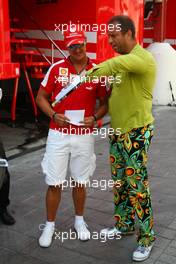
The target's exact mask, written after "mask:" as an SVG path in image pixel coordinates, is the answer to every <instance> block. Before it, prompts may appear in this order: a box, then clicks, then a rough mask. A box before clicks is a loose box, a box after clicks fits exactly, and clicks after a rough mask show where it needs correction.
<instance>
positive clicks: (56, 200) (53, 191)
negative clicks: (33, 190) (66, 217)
mask: <svg viewBox="0 0 176 264" xmlns="http://www.w3.org/2000/svg"><path fill="white" fill-rule="evenodd" d="M60 200H61V187H60V186H49V187H48V190H47V193H46V210H47V221H48V222H54V221H55V219H56V213H57V209H58V206H59V204H60Z"/></svg>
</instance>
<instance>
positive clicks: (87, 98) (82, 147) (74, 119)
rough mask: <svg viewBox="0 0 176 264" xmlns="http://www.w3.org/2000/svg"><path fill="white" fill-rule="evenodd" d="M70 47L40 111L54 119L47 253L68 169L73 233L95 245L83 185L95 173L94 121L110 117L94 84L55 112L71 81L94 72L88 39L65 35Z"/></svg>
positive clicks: (48, 159) (47, 163)
mask: <svg viewBox="0 0 176 264" xmlns="http://www.w3.org/2000/svg"><path fill="white" fill-rule="evenodd" d="M65 43H66V46H67V48H68V52H69V56H68V58H67V59H64V60H62V61H59V62H57V63H55V64H53V65H52V66H51V67H50V69H49V70H48V72H47V74H46V76H45V78H44V80H43V82H42V83H41V87H40V90H39V92H38V95H37V104H38V106H39V107H40V109H41V110H42V111H43V112H44V113H45V114H46V115H47V116H49V117H50V118H51V122H50V129H49V134H48V139H47V145H46V152H45V155H44V159H43V161H42V168H43V172H44V174H45V175H46V178H45V180H46V183H47V184H48V185H49V186H48V190H47V194H46V208H47V221H46V225H45V228H44V230H43V233H42V235H41V237H40V239H39V244H40V246H42V247H48V246H50V245H51V242H52V237H53V234H54V225H55V218H56V212H57V208H58V206H59V203H60V198H61V189H62V183H63V182H64V181H65V177H66V174H67V166H68V163H69V167H70V171H71V178H72V179H73V180H74V182H75V183H76V184H75V187H73V193H72V194H73V201H74V207H75V223H74V228H75V230H76V232H77V234H78V237H79V239H80V240H83V241H85V240H88V239H90V232H89V230H88V228H87V224H86V223H85V221H84V219H83V213H84V204H85V198H86V192H85V186H84V185H85V184H86V182H88V181H89V177H90V176H91V175H92V174H93V172H94V169H95V154H94V138H93V135H92V134H91V132H92V131H93V127H94V123H95V121H97V120H98V119H100V118H102V117H103V116H104V115H105V113H106V112H107V105H106V88H105V85H104V83H103V84H100V83H95V82H94V83H93V82H87V83H83V84H81V85H80V86H79V87H78V88H77V89H76V90H74V91H72V92H71V93H70V94H69V95H68V96H67V97H66V98H64V99H63V100H62V101H61V102H59V103H58V104H56V105H55V106H54V107H53V108H52V107H51V105H50V100H51V101H52V102H54V100H55V97H56V96H57V95H58V93H59V92H60V91H61V90H62V89H63V87H64V86H65V85H66V83H67V81H68V78H70V76H71V78H72V77H73V78H74V77H75V76H84V74H85V72H86V71H87V70H89V69H91V68H92V67H93V66H94V65H93V63H92V62H91V60H90V59H89V58H88V57H87V56H86V37H85V35H84V33H83V32H82V31H78V30H77V29H76V30H74V29H72V28H69V29H68V30H67V32H65ZM65 81H66V83H64V82H65ZM96 99H98V100H99V107H98V109H97V110H96V112H95V104H96ZM81 122H82V123H81ZM80 183H81V184H80Z"/></svg>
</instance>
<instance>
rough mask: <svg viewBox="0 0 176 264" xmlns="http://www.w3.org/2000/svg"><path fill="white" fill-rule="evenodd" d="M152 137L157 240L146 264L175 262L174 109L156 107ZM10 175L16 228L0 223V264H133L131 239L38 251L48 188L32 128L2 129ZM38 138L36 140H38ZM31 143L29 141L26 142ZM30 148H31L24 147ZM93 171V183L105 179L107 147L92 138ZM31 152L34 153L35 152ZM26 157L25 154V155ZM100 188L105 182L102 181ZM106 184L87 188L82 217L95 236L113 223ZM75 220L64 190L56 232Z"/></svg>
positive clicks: (58, 245) (61, 244)
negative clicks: (42, 172) (95, 158)
mask: <svg viewBox="0 0 176 264" xmlns="http://www.w3.org/2000/svg"><path fill="white" fill-rule="evenodd" d="M154 115H155V118H156V131H155V138H154V139H153V143H152V146H151V148H150V159H149V164H148V165H149V166H148V168H149V174H150V183H151V189H152V193H153V196H152V200H153V207H154V215H155V231H156V233H157V240H156V243H155V246H154V249H153V251H152V254H151V257H150V259H148V260H147V261H145V262H144V263H146V264H153V263H155V264H164V263H172V264H175V263H176V191H175V190H176V172H175V160H176V158H175V152H176V133H175V131H176V109H175V108H169V107H157V108H155V109H154ZM0 131H1V137H2V138H3V141H4V144H5V147H6V151H7V156H8V158H9V159H10V160H9V165H10V171H11V175H12V176H11V205H10V207H9V209H10V211H11V212H12V213H13V214H14V216H15V218H16V221H17V222H16V224H15V225H14V226H12V227H6V226H4V225H3V224H2V223H0V264H22V263H23V264H46V263H51V264H55V263H57V264H58V263H63V264H65V263H67V264H71V263H77V264H82V263H91V264H94V263H96V264H105V263H109V264H113V263H114V264H117V263H119V264H122V263H123V264H128V263H133V262H132V260H131V254H132V252H133V250H134V248H135V246H136V244H135V236H131V237H124V238H122V239H121V240H109V241H107V242H102V240H101V239H100V238H99V239H98V240H97V239H95V238H96V236H95V235H94V239H91V240H90V241H88V242H86V243H82V242H80V241H78V240H71V239H68V240H65V241H64V242H61V240H60V239H56V240H54V242H53V245H52V247H50V248H48V249H41V248H40V247H39V246H38V243H37V239H38V237H39V234H40V231H39V225H40V224H41V223H44V220H45V208H44V196H45V190H46V186H45V184H44V181H43V176H42V174H41V168H40V161H41V159H42V156H43V153H44V148H42V147H43V146H44V144H45V138H43V135H42V137H41V136H40V135H41V134H40V133H39V132H38V130H37V129H36V128H35V126H34V125H33V124H26V125H25V127H23V128H20V127H18V128H10V127H8V126H6V125H5V124H2V123H1V124H0ZM37 135H38V137H37ZM37 138H38V140H37ZM29 139H30V140H29ZM28 143H30V144H28ZM95 148H96V154H97V168H96V172H95V175H94V179H98V180H100V179H102V180H103V179H109V178H110V173H109V164H108V142H107V139H102V138H100V137H98V138H96V145H95ZM34 150H35V151H34ZM25 153H26V154H25ZM102 183H103V182H102ZM102 189H104V185H103V184H102V185H101V186H100V185H99V186H98V188H95V186H94V187H93V186H91V187H90V188H89V189H88V198H87V203H86V213H85V218H86V221H87V223H88V224H89V227H90V229H91V231H92V232H93V234H95V233H94V232H96V231H98V232H99V231H100V229H101V228H102V227H104V226H107V225H111V224H113V218H112V213H113V204H112V191H111V190H110V189H109V188H108V189H107V190H102ZM73 220H74V211H73V204H72V200H71V190H70V189H69V188H66V189H65V190H64V191H63V195H62V202H61V206H60V210H59V212H58V215H57V230H58V231H57V232H59V231H60V232H66V231H67V232H69V230H70V229H71V228H72V225H73Z"/></svg>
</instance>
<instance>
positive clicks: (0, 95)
mask: <svg viewBox="0 0 176 264" xmlns="http://www.w3.org/2000/svg"><path fill="white" fill-rule="evenodd" d="M1 98H2V89H1V88H0V101H1Z"/></svg>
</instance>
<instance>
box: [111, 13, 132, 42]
mask: <svg viewBox="0 0 176 264" xmlns="http://www.w3.org/2000/svg"><path fill="white" fill-rule="evenodd" d="M108 24H120V25H119V26H120V27H121V32H123V33H126V32H128V30H131V33H132V38H133V39H134V38H135V25H134V22H133V20H132V19H131V18H130V17H128V16H125V15H119V16H113V17H112V18H111V19H110V20H109V21H108Z"/></svg>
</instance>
